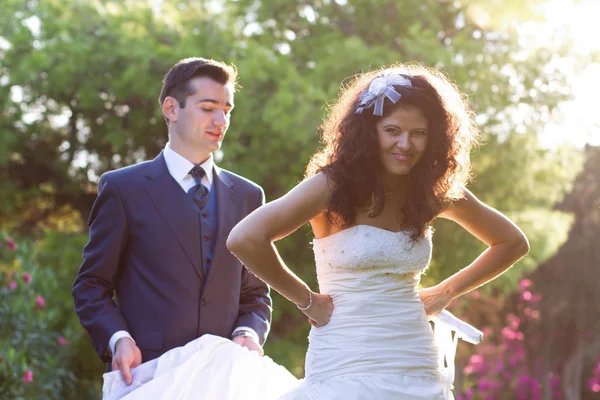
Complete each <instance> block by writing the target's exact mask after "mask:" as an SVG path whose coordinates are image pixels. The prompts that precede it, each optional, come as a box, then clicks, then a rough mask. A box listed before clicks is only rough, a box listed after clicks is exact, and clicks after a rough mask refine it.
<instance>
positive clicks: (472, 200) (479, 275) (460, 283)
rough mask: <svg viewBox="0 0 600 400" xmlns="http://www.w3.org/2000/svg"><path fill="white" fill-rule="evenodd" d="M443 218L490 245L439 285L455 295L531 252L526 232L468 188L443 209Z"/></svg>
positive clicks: (484, 281) (470, 288)
mask: <svg viewBox="0 0 600 400" xmlns="http://www.w3.org/2000/svg"><path fill="white" fill-rule="evenodd" d="M440 217H442V218H447V219H450V220H452V221H455V222H456V223H458V224H459V225H461V226H462V227H463V228H465V229H466V230H467V231H469V232H470V233H471V234H472V235H474V236H475V237H477V238H478V239H479V240H481V241H482V242H484V243H485V244H487V245H488V246H489V248H488V249H486V250H485V251H484V252H483V253H482V254H481V255H480V256H479V257H477V259H476V260H475V261H473V263H471V265H469V266H468V267H466V268H464V269H462V270H461V271H459V272H457V273H456V274H454V275H452V276H451V277H449V278H447V279H446V280H444V281H443V282H441V283H440V284H439V285H438V286H440V288H442V290H443V291H444V292H445V293H447V294H448V295H449V296H450V297H452V298H455V297H458V296H460V295H463V294H465V293H467V292H469V291H471V290H473V289H475V288H477V287H479V286H481V285H483V284H484V283H486V282H489V281H491V280H492V279H494V278H496V277H497V276H499V275H501V274H502V273H503V272H504V271H506V270H507V269H508V268H510V267H511V266H512V265H513V264H514V263H515V262H517V261H518V260H519V259H520V258H522V257H523V256H524V255H526V254H527V252H528V251H529V243H528V242H527V238H526V237H525V235H524V234H523V232H522V231H521V230H520V229H519V228H518V227H517V226H516V225H515V224H514V223H513V222H512V221H510V220H509V219H508V218H507V217H506V216H504V215H503V214H501V213H500V212H498V211H496V210H495V209H493V208H491V207H489V206H487V205H485V204H483V203H482V202H481V201H479V199H477V198H476V197H475V196H474V195H473V194H472V193H471V192H470V191H469V190H467V189H465V196H464V197H463V198H462V199H460V200H458V201H456V202H454V203H453V204H452V205H451V206H450V207H448V208H447V209H446V210H444V211H443V212H442V213H441V214H440Z"/></svg>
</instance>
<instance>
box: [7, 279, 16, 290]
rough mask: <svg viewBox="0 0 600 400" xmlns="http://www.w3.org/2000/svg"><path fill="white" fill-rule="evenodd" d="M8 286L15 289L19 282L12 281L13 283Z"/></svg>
mask: <svg viewBox="0 0 600 400" xmlns="http://www.w3.org/2000/svg"><path fill="white" fill-rule="evenodd" d="M8 288H9V289H10V290H15V289H16V288H17V282H15V281H12V282H11V283H9V284H8Z"/></svg>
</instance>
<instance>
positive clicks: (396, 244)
mask: <svg viewBox="0 0 600 400" xmlns="http://www.w3.org/2000/svg"><path fill="white" fill-rule="evenodd" d="M313 247H314V252H315V261H316V265H317V276H318V281H319V287H320V292H321V293H328V294H329V295H331V297H332V299H333V304H334V310H333V314H332V316H331V320H330V321H329V323H328V324H327V325H325V326H323V327H320V328H315V327H312V329H311V331H310V334H309V347H308V352H307V354H306V368H305V370H306V377H305V378H304V379H300V380H298V379H296V378H295V377H294V376H293V375H292V374H291V373H289V372H288V371H287V370H286V369H285V368H283V367H281V366H280V365H278V364H276V363H275V362H274V361H273V360H271V359H270V358H269V357H267V356H265V357H259V356H258V355H257V354H256V352H251V351H248V350H247V349H245V348H242V347H240V346H238V345H236V344H234V343H232V342H231V341H229V340H228V339H224V338H219V337H216V336H212V335H205V336H203V337H201V338H199V339H196V340H195V341H193V342H191V343H189V344H188V345H186V346H184V347H180V348H176V349H173V350H171V351H169V352H167V353H165V354H164V355H163V356H161V357H160V358H158V359H156V360H153V361H150V362H147V363H145V364H142V365H141V366H140V367H138V368H136V369H134V370H133V374H134V383H133V384H132V385H131V386H129V387H127V386H125V384H124V383H123V381H122V379H121V376H120V372H119V371H115V372H110V373H107V374H105V375H104V388H103V393H104V397H103V398H104V399H105V400H112V399H119V398H124V399H126V400H142V399H144V400H146V399H165V400H166V399H169V400H171V399H181V400H190V399H219V400H221V399H229V400H236V399H240V400H241V399H244V400H249V399H256V400H271V399H273V400H275V399H277V400H292V399H295V400H309V399H310V400H322V399H325V400H328V399H344V400H354V399H356V400H358V399H378V400H385V399H402V400H437V399H439V400H448V399H453V396H452V393H451V391H450V389H451V384H452V379H453V376H454V352H455V350H456V340H457V337H458V336H457V335H455V336H454V338H453V337H452V333H451V332H450V330H449V326H451V325H452V324H450V325H446V324H444V323H439V324H438V323H436V327H435V329H436V333H435V334H434V332H433V330H432V328H431V325H430V323H429V321H428V319H427V316H426V314H425V310H424V306H423V303H422V302H421V300H420V298H419V296H418V291H417V286H418V284H419V281H420V276H421V273H422V272H423V271H424V270H425V269H426V268H427V266H428V265H429V262H430V260H431V239H430V238H422V239H420V240H418V241H416V242H412V241H411V240H410V237H409V235H407V234H406V233H403V232H391V231H387V230H384V229H380V228H377V227H374V226H370V225H356V226H354V227H351V228H349V229H346V230H343V231H341V232H338V233H335V234H333V235H331V236H327V237H325V238H322V239H315V240H314V242H313ZM457 323H458V324H460V321H458V322H457ZM463 324H464V323H463ZM465 326H466V327H467V329H468V328H472V327H470V326H468V325H466V324H465V325H463V327H465ZM438 328H439V329H438ZM472 329H473V328H472ZM475 333H476V335H475V336H478V335H479V334H480V333H479V332H478V331H476V330H475ZM462 337H463V338H464V336H462ZM480 339H481V337H480V336H479V337H476V338H474V339H473V340H472V341H473V342H477V341H479V340H480ZM123 396H124V397H123Z"/></svg>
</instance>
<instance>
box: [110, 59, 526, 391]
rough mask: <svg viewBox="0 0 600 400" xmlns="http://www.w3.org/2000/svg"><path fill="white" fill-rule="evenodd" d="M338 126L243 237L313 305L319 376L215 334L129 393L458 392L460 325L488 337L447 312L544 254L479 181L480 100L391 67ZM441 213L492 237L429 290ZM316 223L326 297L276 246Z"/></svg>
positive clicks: (340, 112)
mask: <svg viewBox="0 0 600 400" xmlns="http://www.w3.org/2000/svg"><path fill="white" fill-rule="evenodd" d="M323 136H324V142H325V147H324V148H323V149H322V150H321V151H320V152H318V153H317V154H315V155H314V156H313V157H312V159H311V161H310V163H309V165H308V168H307V173H306V179H305V180H304V181H303V182H301V183H300V184H299V185H297V186H296V187H295V188H294V189H292V190H291V191H290V192H289V193H287V194H286V195H285V196H283V197H281V198H280V199H277V200H275V201H273V202H271V203H268V204H267V205H265V206H263V207H261V208H259V209H258V210H256V211H255V212H253V213H252V214H250V215H249V216H248V217H247V218H246V219H244V220H243V221H242V222H240V223H239V224H238V225H237V226H236V227H235V228H234V229H233V230H232V232H231V235H230V236H229V239H228V241H227V246H228V248H229V249H230V251H231V252H233V253H234V254H235V255H236V256H237V257H238V258H239V259H240V260H241V261H242V262H243V263H244V265H246V267H247V268H248V269H249V270H250V271H252V272H253V273H254V274H256V275H257V276H258V277H259V278H261V279H262V280H264V281H265V282H266V283H268V284H269V285H270V286H271V287H272V288H273V289H275V290H277V291H278V292H279V293H281V294H282V295H283V296H284V297H286V298H287V299H289V300H290V301H292V302H294V303H295V304H296V305H297V306H298V308H299V309H300V310H301V311H302V312H303V313H304V314H305V315H306V316H307V318H308V321H309V322H310V324H311V325H312V328H311V331H310V334H309V347H308V351H307V354H306V368H305V370H306V376H305V378H304V379H302V380H297V379H296V378H294V377H293V376H292V375H291V374H290V373H289V372H288V371H286V370H285V369H284V368H283V367H281V366H279V365H277V364H276V363H274V362H273V361H272V360H271V359H270V358H268V357H262V358H261V357H259V356H258V354H257V353H256V352H250V351H249V350H248V349H245V348H242V347H239V346H237V345H235V344H233V343H232V342H231V341H229V340H227V339H224V338H217V337H214V336H209V335H206V336H203V337H201V338H199V339H197V340H195V341H193V342H191V343H189V344H188V345H186V346H184V347H181V348H177V349H174V350H171V351H170V352H168V353H166V354H164V355H163V356H162V357H160V358H159V359H157V360H153V361H151V362H149V363H146V364H148V365H146V364H143V365H142V366H140V367H138V368H136V370H134V371H133V374H134V384H135V383H136V382H137V384H138V385H141V386H140V387H139V388H137V389H136V388H135V387H132V388H130V389H127V390H126V391H131V393H130V394H128V395H127V396H126V397H125V398H126V399H146V398H156V399H159V398H160V399H196V398H198V399H200V398H202V399H213V398H214V399H242V398H243V399H254V398H255V399H285V400H288V399H301V400H302V399H307V400H308V399H405V400H417V399H423V400H425V399H427V400H432V399H440V400H441V399H451V398H452V394H451V392H450V386H451V384H452V382H451V380H452V377H453V373H452V371H453V368H454V365H453V351H454V350H455V345H456V342H455V341H454V343H452V338H451V336H449V335H448V332H449V331H448V329H449V327H452V329H453V330H455V331H457V332H458V334H457V335H462V337H463V338H466V339H469V338H470V336H473V333H475V335H474V336H475V338H473V337H471V338H470V340H471V341H475V342H476V341H477V332H476V331H475V332H469V328H470V327H469V326H464V325H463V326H462V327H461V326H460V325H461V323H460V321H456V320H454V321H451V320H449V318H450V319H451V314H449V313H447V312H445V311H444V312H443V313H441V312H442V311H443V310H444V309H445V308H446V306H448V304H449V303H450V302H451V301H452V300H453V299H455V298H457V297H459V296H461V295H463V294H465V293H467V292H469V291H471V290H473V289H475V288H477V287H479V286H481V285H483V284H484V283H486V282H489V281H490V280H492V279H494V278H495V277H497V276H498V275H500V274H501V273H503V272H504V271H506V270H507V269H508V268H509V267H510V266H511V265H512V264H514V263H515V262H516V261H517V260H519V259H520V258H521V257H523V256H524V255H525V254H526V253H527V251H528V243H527V239H526V238H525V236H524V234H523V233H522V232H521V231H520V230H519V228H518V227H516V226H515V225H514V224H513V223H512V222H511V221H510V220H509V219H508V218H506V217H505V216H504V215H502V214H500V213H499V212H498V211H496V210H494V209H492V208H490V207H488V206H486V205H485V204H483V203H482V202H480V201H479V200H478V199H477V198H476V197H475V196H474V195H473V194H472V193H471V192H470V191H469V190H467V189H466V188H465V185H466V183H467V181H468V177H469V172H470V163H469V151H470V149H471V147H472V145H473V144H474V143H475V141H476V139H477V132H476V129H475V127H474V123H473V121H472V119H471V113H470V110H469V108H468V106H467V104H466V101H465V100H464V98H463V96H462V94H461V93H460V92H459V91H458V90H457V89H456V88H455V87H454V86H453V85H452V84H451V83H450V82H449V81H448V80H447V78H445V77H444V76H443V75H442V74H440V73H439V72H436V71H435V70H432V69H428V68H425V67H421V66H414V65H396V66H393V67H390V68H387V69H380V70H375V71H371V72H367V73H364V74H362V75H359V76H358V77H356V79H354V81H353V82H352V83H351V84H350V85H349V86H348V87H347V88H346V89H345V90H344V91H343V93H342V94H341V95H340V98H339V100H338V101H337V103H336V104H335V106H334V107H333V109H332V110H331V113H330V116H329V119H328V120H327V121H326V122H325V124H324V126H323ZM435 218H447V219H450V220H453V221H455V222H456V223H458V224H460V225H461V226H462V227H464V228H465V229H467V230H468V231H469V232H470V233H471V234H473V235H474V236H475V237H477V238H479V239H480V240H481V241H483V242H484V243H486V244H487V245H488V246H489V247H488V249H487V250H485V251H484V252H483V253H482V254H481V255H480V256H479V257H478V258H477V259H476V260H474V261H473V263H472V264H471V265H469V266H467V267H466V268H463V269H461V270H460V271H458V272H457V273H455V274H454V275H452V276H450V277H449V278H447V279H445V280H444V281H442V282H440V283H439V284H437V285H435V286H432V287H429V288H425V289H422V290H418V285H419V282H420V275H421V273H422V272H423V271H424V270H425V269H426V268H427V267H428V265H429V262H430V260H431V249H432V241H431V236H432V231H431V228H430V224H431V222H432V221H433V220H434V219H435ZM307 222H309V223H310V225H311V227H312V230H313V233H314V235H315V239H314V241H313V250H314V253H315V262H316V268H317V277H318V281H319V291H318V292H314V291H312V290H311V289H310V288H309V287H308V286H307V285H306V283H304V282H303V281H302V280H301V279H300V278H298V276H296V275H295V274H294V273H293V272H292V271H290V270H289V269H288V268H287V267H286V265H285V264H284V262H283V260H282V259H281V258H280V257H279V254H278V252H277V249H276V248H275V246H274V244H273V243H274V242H275V241H277V240H279V239H281V238H283V237H285V236H287V235H289V234H291V233H292V232H294V231H295V230H297V229H298V228H299V227H300V226H302V225H304V224H305V223H307ZM432 318H433V319H434V320H436V324H435V325H436V327H435V331H436V333H435V334H434V332H433V330H432V329H431V326H430V324H429V319H432ZM449 342H450V343H449ZM110 374H112V375H110ZM110 374H106V375H105V385H104V398H105V399H112V398H119V396H121V395H122V394H124V393H125V392H124V391H121V392H119V390H121V389H123V388H124V386H123V385H121V386H119V378H120V376H119V375H118V371H116V372H112V373H110ZM132 386H135V385H132ZM133 389H135V390H133ZM119 393H121V394H119Z"/></svg>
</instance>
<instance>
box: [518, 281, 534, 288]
mask: <svg viewBox="0 0 600 400" xmlns="http://www.w3.org/2000/svg"><path fill="white" fill-rule="evenodd" d="M531 285H532V283H531V280H529V279H523V280H522V281H521V282H519V287H520V288H521V290H525V289H527V288H529V287H531Z"/></svg>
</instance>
